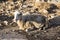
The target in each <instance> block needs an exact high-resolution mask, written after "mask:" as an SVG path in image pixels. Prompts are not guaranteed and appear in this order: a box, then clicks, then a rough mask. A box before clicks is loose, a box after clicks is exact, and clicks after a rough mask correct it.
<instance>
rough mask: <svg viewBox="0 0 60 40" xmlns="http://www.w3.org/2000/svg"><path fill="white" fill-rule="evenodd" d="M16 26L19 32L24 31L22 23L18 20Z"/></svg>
mask: <svg viewBox="0 0 60 40" xmlns="http://www.w3.org/2000/svg"><path fill="white" fill-rule="evenodd" d="M17 24H18V26H19V29H20V30H24V27H23V26H24V23H23V21H20V20H18V21H17Z"/></svg>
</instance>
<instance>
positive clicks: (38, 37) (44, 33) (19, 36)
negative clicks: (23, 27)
mask: <svg viewBox="0 0 60 40" xmlns="http://www.w3.org/2000/svg"><path fill="white" fill-rule="evenodd" d="M0 39H1V40H60V26H57V27H51V28H49V29H46V30H41V31H39V30H38V31H32V32H29V33H26V32H23V31H20V30H18V27H17V26H16V27H3V28H2V29H0Z"/></svg>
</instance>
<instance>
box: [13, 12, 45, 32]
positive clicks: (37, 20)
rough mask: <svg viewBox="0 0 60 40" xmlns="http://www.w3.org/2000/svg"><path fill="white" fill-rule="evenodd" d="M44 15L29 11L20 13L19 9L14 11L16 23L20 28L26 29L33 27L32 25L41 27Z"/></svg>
mask: <svg viewBox="0 0 60 40" xmlns="http://www.w3.org/2000/svg"><path fill="white" fill-rule="evenodd" d="M44 19H45V17H43V16H41V15H34V14H30V13H27V14H26V13H21V12H19V11H15V12H14V21H15V22H16V23H17V25H18V27H19V29H20V30H23V31H26V32H27V31H28V29H33V28H34V27H35V28H37V29H39V28H41V27H42V26H43V25H44V23H45V21H44Z"/></svg>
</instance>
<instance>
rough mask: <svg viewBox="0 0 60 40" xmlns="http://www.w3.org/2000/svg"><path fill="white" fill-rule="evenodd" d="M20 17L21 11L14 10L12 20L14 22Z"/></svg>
mask: <svg viewBox="0 0 60 40" xmlns="http://www.w3.org/2000/svg"><path fill="white" fill-rule="evenodd" d="M21 19H22V13H21V12H19V11H18V10H16V11H15V12H14V22H16V21H17V20H21Z"/></svg>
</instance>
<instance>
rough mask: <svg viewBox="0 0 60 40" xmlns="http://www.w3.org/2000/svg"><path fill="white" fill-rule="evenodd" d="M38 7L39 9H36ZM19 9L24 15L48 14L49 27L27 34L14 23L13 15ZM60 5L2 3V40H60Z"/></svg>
mask: <svg viewBox="0 0 60 40" xmlns="http://www.w3.org/2000/svg"><path fill="white" fill-rule="evenodd" d="M35 7H37V8H35ZM16 9H18V10H19V11H22V12H23V13H26V12H31V13H39V14H41V15H43V16H45V17H46V16H47V13H49V14H48V21H49V23H48V24H49V25H48V27H47V28H46V29H45V30H43V29H41V30H38V29H37V30H34V31H29V32H25V31H22V30H19V29H18V26H17V24H16V23H13V18H14V17H13V13H14V11H15V10H16ZM59 13H60V3H47V2H43V3H40V4H39V5H37V4H35V5H34V2H33V1H28V2H27V1H23V2H22V1H16V2H9V1H7V2H2V3H0V40H60V14H59Z"/></svg>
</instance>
